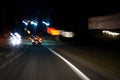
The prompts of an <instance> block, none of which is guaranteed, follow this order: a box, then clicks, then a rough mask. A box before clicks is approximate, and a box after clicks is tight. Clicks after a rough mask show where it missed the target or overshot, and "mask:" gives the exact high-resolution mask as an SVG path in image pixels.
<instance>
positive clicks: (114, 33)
mask: <svg viewBox="0 0 120 80" xmlns="http://www.w3.org/2000/svg"><path fill="white" fill-rule="evenodd" d="M102 33H103V34H108V35H111V36H119V35H120V33H117V32H112V31H106V30H103V31H102Z"/></svg>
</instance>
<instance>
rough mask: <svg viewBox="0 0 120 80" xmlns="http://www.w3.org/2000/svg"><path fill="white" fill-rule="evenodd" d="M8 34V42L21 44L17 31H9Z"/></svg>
mask: <svg viewBox="0 0 120 80" xmlns="http://www.w3.org/2000/svg"><path fill="white" fill-rule="evenodd" d="M10 35H11V36H10V43H11V44H12V45H13V46H15V45H20V44H21V36H20V35H19V34H18V33H14V34H13V33H10Z"/></svg>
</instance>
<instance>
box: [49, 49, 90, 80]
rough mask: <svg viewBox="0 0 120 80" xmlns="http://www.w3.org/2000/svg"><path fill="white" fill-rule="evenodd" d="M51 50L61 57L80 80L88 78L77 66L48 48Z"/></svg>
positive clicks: (87, 79)
mask: <svg viewBox="0 0 120 80" xmlns="http://www.w3.org/2000/svg"><path fill="white" fill-rule="evenodd" d="M48 49H49V50H50V51H51V52H53V53H54V54H55V55H56V56H58V57H59V58H60V59H62V60H63V61H64V62H65V63H66V64H67V65H68V66H69V67H70V68H71V69H72V70H73V71H74V72H75V73H76V74H77V75H78V76H79V77H80V79H82V80H90V79H89V78H88V77H87V76H86V75H84V74H83V73H82V72H81V71H80V70H79V69H78V68H77V67H75V66H74V65H73V64H72V63H70V62H69V61H68V60H67V59H65V58H64V57H62V56H61V55H60V54H58V53H57V52H55V51H53V50H52V49H50V48H48Z"/></svg>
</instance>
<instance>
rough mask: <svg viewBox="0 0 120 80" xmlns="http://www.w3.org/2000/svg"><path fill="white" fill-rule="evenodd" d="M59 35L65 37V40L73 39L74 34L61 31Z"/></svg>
mask: <svg viewBox="0 0 120 80" xmlns="http://www.w3.org/2000/svg"><path fill="white" fill-rule="evenodd" d="M61 35H62V36H63V37H66V38H73V37H74V33H73V32H68V31H63V30H61Z"/></svg>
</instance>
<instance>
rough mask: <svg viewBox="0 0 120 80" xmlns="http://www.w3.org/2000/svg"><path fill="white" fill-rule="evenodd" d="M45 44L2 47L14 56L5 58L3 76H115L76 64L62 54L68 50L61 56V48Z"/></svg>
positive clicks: (72, 79) (34, 79) (62, 79)
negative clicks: (56, 49) (53, 48)
mask: <svg viewBox="0 0 120 80" xmlns="http://www.w3.org/2000/svg"><path fill="white" fill-rule="evenodd" d="M49 43H50V42H49V41H48V42H46V43H45V42H44V44H49ZM44 44H43V45H42V46H32V45H28V44H27V45H22V46H20V47H8V46H7V47H5V48H3V47H1V48H0V52H1V54H2V53H4V54H5V55H7V56H6V57H7V58H10V59H7V58H5V59H7V60H4V59H3V60H2V61H3V64H1V65H0V80H89V79H90V80H113V79H112V78H110V77H108V76H105V75H103V74H100V73H97V72H95V71H94V70H92V69H90V68H88V67H87V66H84V65H82V64H80V63H79V65H75V64H76V63H77V62H75V61H72V59H71V60H70V59H65V58H66V57H65V56H64V55H62V54H64V52H63V53H62V54H61V55H62V57H61V55H59V54H60V53H59V52H54V51H52V50H51V48H50V47H49V48H48V46H47V45H44ZM52 44H54V43H52ZM52 46H53V45H52ZM54 47H55V46H54ZM11 52H12V53H11ZM10 55H12V56H11V57H10ZM3 56H4V55H3ZM68 60H70V61H68ZM2 61H1V62H2ZM76 66H77V67H76ZM81 70H82V71H81Z"/></svg>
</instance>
